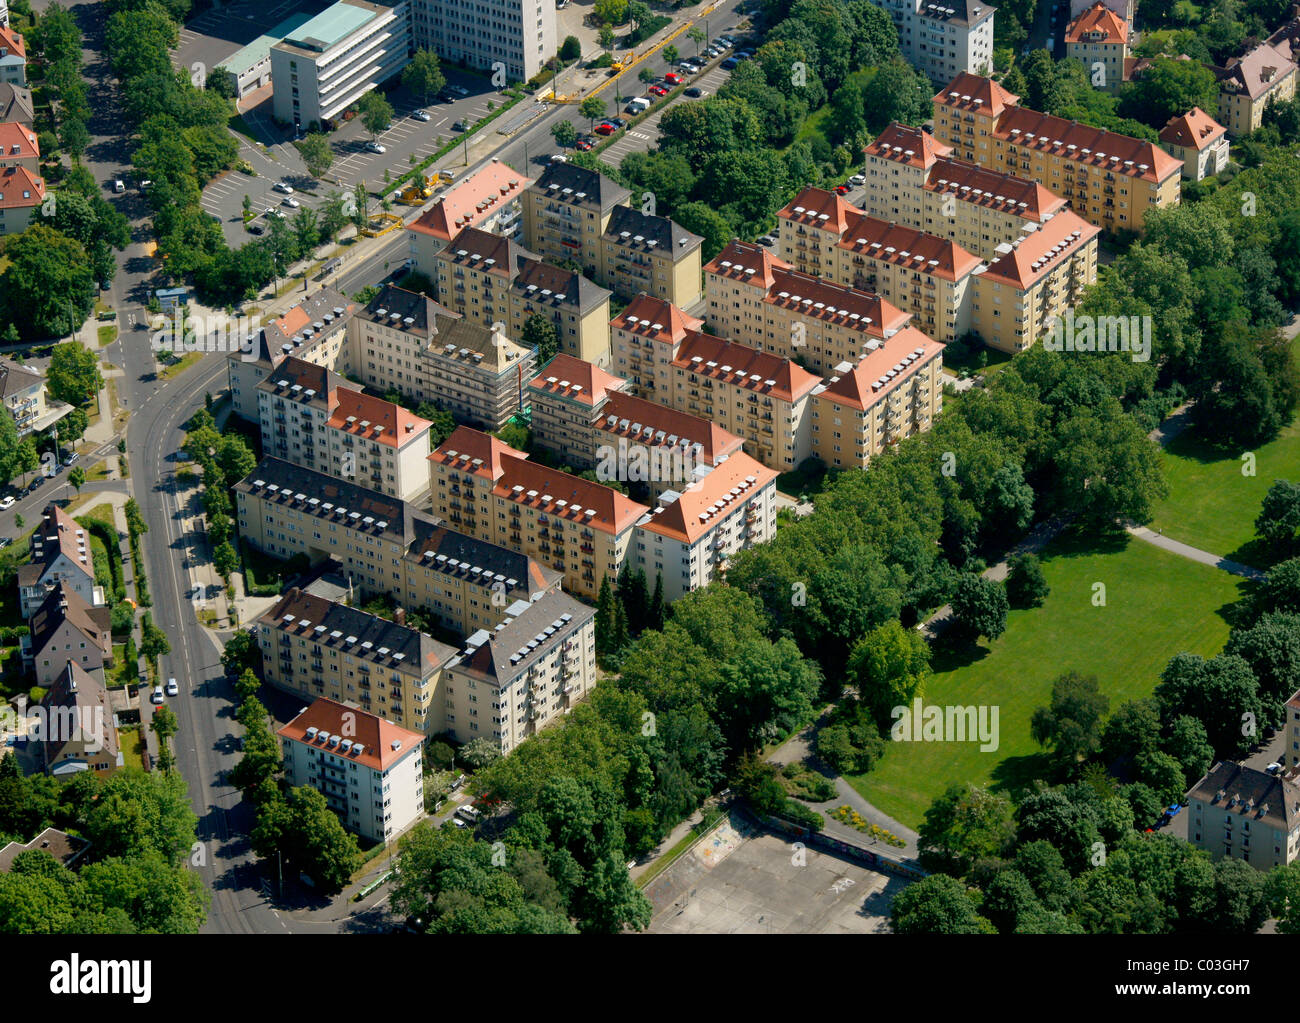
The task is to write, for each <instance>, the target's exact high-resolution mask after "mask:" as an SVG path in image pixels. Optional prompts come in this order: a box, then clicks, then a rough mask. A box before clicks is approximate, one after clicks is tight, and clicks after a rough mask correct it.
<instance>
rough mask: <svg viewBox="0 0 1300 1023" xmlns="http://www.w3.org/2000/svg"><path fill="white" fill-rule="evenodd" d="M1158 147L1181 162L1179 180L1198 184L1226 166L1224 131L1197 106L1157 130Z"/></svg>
mask: <svg viewBox="0 0 1300 1023" xmlns="http://www.w3.org/2000/svg"><path fill="white" fill-rule="evenodd" d="M1160 145H1162V146H1163V147H1164V148H1165V151H1166V152H1167V153H1169V155H1170V156H1172V157H1173V158H1174V159H1175V160H1181V161H1182V162H1183V177H1185V178H1187V179H1189V180H1191V181H1201V180H1203V179H1205V178H1208V177H1210V176H1211V175H1212V174H1219V173H1221V172H1222V171H1224V170H1226V169H1227V167H1228V129H1227V128H1225V127H1224V126H1223V125H1221V124H1220V123H1219V122H1218V121H1216V120H1215V119H1214V118H1212V117H1211V116H1210V115H1209V114H1207V113H1206V112H1205V111H1204V110H1202V109H1201V108H1200V107H1192V109H1191V110H1189V111H1188V112H1187V113H1185V114H1181V115H1180V116H1178V117H1171V118H1170V119H1169V123H1168V124H1166V125H1165V126H1164V127H1163V128H1162V129H1160Z"/></svg>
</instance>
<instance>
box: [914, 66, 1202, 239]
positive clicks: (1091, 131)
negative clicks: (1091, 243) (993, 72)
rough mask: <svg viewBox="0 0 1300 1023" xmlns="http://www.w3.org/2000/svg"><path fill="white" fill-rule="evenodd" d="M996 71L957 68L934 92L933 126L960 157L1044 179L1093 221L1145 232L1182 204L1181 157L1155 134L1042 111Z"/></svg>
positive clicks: (1109, 227) (1115, 228) (1108, 227)
mask: <svg viewBox="0 0 1300 1023" xmlns="http://www.w3.org/2000/svg"><path fill="white" fill-rule="evenodd" d="M1019 99H1020V97H1018V96H1014V95H1012V94H1011V93H1009V92H1007V91H1006V90H1005V89H1003V88H1002V87H1001V86H1000V85H998V84H997V83H996V82H994V81H993V80H992V79H989V78H981V77H978V76H976V75H970V74H962V75H958V76H957V77H956V78H955V79H953V81H952V82H950V83H949V84H948V85H947V86H946V87H945V88H944V89H943V90H942V91H941V92H939V93H938V94H937V95H936V96H935V97H934V134H935V137H936V138H937V139H939V140H940V141H941V142H943V143H944V144H945V145H949V146H952V147H953V149H954V151H955V155H956V156H958V157H959V158H960V159H963V160H968V161H970V162H972V163H977V164H979V165H980V166H981V167H987V168H990V169H992V170H996V171H1006V172H1008V173H1014V174H1017V175H1019V176H1021V177H1024V178H1029V179H1032V180H1033V181H1038V182H1041V183H1042V184H1043V185H1044V186H1045V187H1047V188H1049V189H1051V191H1052V192H1053V193H1056V194H1059V195H1060V196H1062V197H1063V198H1064V199H1065V200H1066V201H1067V202H1069V204H1070V206H1071V208H1072V209H1073V210H1074V211H1075V212H1076V213H1078V214H1079V216H1081V217H1083V218H1084V219H1085V220H1087V221H1088V222H1089V223H1090V224H1095V225H1096V226H1098V227H1100V228H1102V229H1103V230H1108V231H1134V232H1141V230H1142V225H1143V224H1144V222H1145V220H1146V214H1147V210H1150V209H1163V208H1166V207H1169V206H1176V205H1178V202H1179V198H1180V195H1181V187H1182V185H1181V170H1182V165H1181V164H1180V163H1179V162H1178V161H1177V160H1175V159H1174V158H1173V157H1171V156H1170V155H1169V154H1168V153H1166V152H1165V151H1164V150H1162V149H1160V148H1159V147H1158V146H1156V145H1154V144H1153V143H1150V142H1144V141H1142V140H1140V139H1135V138H1131V137H1129V136H1127V135H1120V134H1118V133H1116V132H1111V131H1105V130H1103V129H1100V128H1092V127H1088V126H1087V125H1083V124H1079V123H1078V122H1077V121H1067V120H1065V119H1064V118H1061V117H1054V116H1052V115H1050V114H1041V113H1038V112H1037V111H1035V110H1029V109H1026V108H1024V107H1021V106H1018V105H1017V104H1018V102H1019Z"/></svg>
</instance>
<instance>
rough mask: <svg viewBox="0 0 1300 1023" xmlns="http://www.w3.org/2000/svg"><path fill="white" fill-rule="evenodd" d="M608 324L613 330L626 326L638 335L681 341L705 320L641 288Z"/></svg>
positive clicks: (667, 341)
mask: <svg viewBox="0 0 1300 1023" xmlns="http://www.w3.org/2000/svg"><path fill="white" fill-rule="evenodd" d="M609 325H610V327H611V328H612V329H614V330H626V331H629V332H630V333H633V334H636V335H637V336H639V337H652V338H654V339H655V340H656V341H663V342H666V343H674V342H678V341H681V340H682V339H683V338H684V337H686V335H687V334H688V333H690V332H691V331H694V330H699V329H700V328H701V327H703V326H704V321H703V320H698V319H696V318H695V317H694V316H688V315H686V313H684V312H682V311H681V310H680V309H678V308H677V307H676V306H675V305H673V304H672V303H671V302H665V301H664V300H663V299H661V298H651V297H650V296H649V295H647V294H645V293H644V292H642V293H641V294H639V295H637V297H636V298H634V299H632V301H631V302H629V303H628V304H627V307H626V308H625V309H624V310H623V311H622V312H621V313H619V314H618V315H617V316H615V317H614V318H613V319H612V320H610V322H609ZM656 328H657V329H656Z"/></svg>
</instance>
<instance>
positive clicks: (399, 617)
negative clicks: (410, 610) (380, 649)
mask: <svg viewBox="0 0 1300 1023" xmlns="http://www.w3.org/2000/svg"><path fill="white" fill-rule="evenodd" d="M393 624H394V625H403V626H404V625H405V624H406V608H404V607H399V608H397V609H396V610H395V611H393Z"/></svg>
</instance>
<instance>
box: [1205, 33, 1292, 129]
mask: <svg viewBox="0 0 1300 1023" xmlns="http://www.w3.org/2000/svg"><path fill="white" fill-rule="evenodd" d="M1288 50H1289V48H1288ZM1214 71H1215V74H1216V75H1217V76H1218V79H1219V121H1220V122H1221V123H1222V124H1223V125H1224V126H1225V127H1226V128H1227V129H1228V134H1229V135H1233V136H1236V137H1238V138H1239V137H1241V136H1242V135H1248V134H1249V133H1250V132H1252V131H1254V130H1255V129H1256V128H1258V127H1259V126H1260V125H1261V124H1263V123H1264V110H1265V108H1266V107H1267V106H1268V105H1269V103H1285V102H1286V101H1287V100H1289V99H1293V98H1294V97H1295V94H1296V77H1297V72H1296V65H1295V64H1294V63H1293V62H1292V61H1291V60H1290V59H1289V58H1288V57H1287V56H1286V54H1285V53H1283V52H1282V51H1281V50H1280V49H1278V48H1277V47H1275V46H1270V45H1269V44H1268V43H1260V44H1259V45H1258V46H1256V47H1255V48H1254V49H1253V50H1251V51H1250V52H1249V53H1247V54H1246V55H1245V56H1243V57H1233V58H1232V59H1231V60H1229V61H1228V63H1227V65H1226V66H1225V67H1222V68H1215V69H1214Z"/></svg>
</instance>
